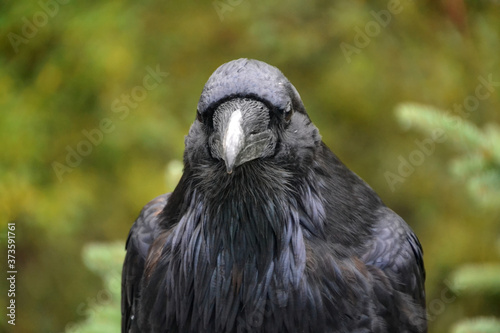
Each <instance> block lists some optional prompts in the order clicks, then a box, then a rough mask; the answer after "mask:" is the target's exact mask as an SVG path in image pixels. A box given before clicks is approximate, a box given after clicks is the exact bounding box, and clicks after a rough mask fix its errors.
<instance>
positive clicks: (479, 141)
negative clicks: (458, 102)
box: [396, 83, 500, 208]
mask: <svg viewBox="0 0 500 333" xmlns="http://www.w3.org/2000/svg"><path fill="white" fill-rule="evenodd" d="M499 86H500V83H499ZM396 114H397V116H398V118H399V120H400V122H401V123H402V124H403V126H405V127H406V128H410V127H415V128H418V129H419V130H421V131H423V132H424V133H426V134H427V135H428V136H432V135H433V133H434V132H435V131H437V130H438V131H441V132H443V134H444V135H443V141H449V142H450V143H453V144H454V146H455V147H456V148H457V149H458V150H459V151H460V152H461V153H462V155H461V156H460V157H458V158H455V159H454V160H453V162H452V164H451V173H452V175H453V176H454V177H455V178H456V179H458V180H464V181H465V182H466V187H467V189H468V190H469V194H470V198H471V199H472V200H475V201H476V202H478V203H479V204H481V205H483V206H485V207H491V208H495V207H500V127H499V126H498V125H497V124H492V123H488V124H486V125H485V129H484V130H480V129H479V128H478V127H477V126H475V125H474V124H472V123H471V122H469V121H467V120H465V119H463V118H460V117H459V116H457V115H451V114H450V113H449V112H448V113H446V112H443V111H439V110H437V109H435V108H432V107H430V106H425V105H417V104H402V105H400V106H399V107H398V108H397V110H396Z"/></svg>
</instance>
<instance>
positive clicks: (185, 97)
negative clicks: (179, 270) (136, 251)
mask: <svg viewBox="0 0 500 333" xmlns="http://www.w3.org/2000/svg"><path fill="white" fill-rule="evenodd" d="M221 3H222V4H225V5H226V6H222V7H220V6H218V7H217V6H214V2H206V3H200V2H194V1H184V2H166V1H150V0H147V1H143V2H137V1H118V0H111V1H106V2H96V1H89V2H70V1H62V0H59V2H58V1H56V0H42V1H40V2H38V1H25V0H24V1H23V0H22V1H13V2H5V3H3V4H2V11H1V12H0V37H1V38H0V108H1V110H2V111H1V112H2V115H1V117H0V142H1V144H2V149H1V150H0V217H1V218H0V235H1V236H0V242H2V243H1V246H2V248H4V244H5V235H6V225H7V222H9V221H13V222H16V245H17V247H16V263H17V266H18V275H17V288H18V289H17V292H16V302H17V306H18V308H17V322H16V327H11V326H8V325H7V324H6V323H5V321H1V322H0V331H18V332H63V331H64V330H69V329H71V328H72V327H73V326H74V325H79V324H75V323H81V322H82V321H86V320H87V318H89V314H88V313H87V311H85V310H89V311H90V309H94V308H93V304H92V302H91V301H92V300H93V299H94V298H95V297H96V296H97V295H98V293H99V291H101V290H103V282H102V281H101V280H100V279H99V278H98V276H96V275H95V274H94V273H92V271H91V270H89V269H87V268H86V266H85V262H86V261H84V260H82V259H81V256H80V253H81V251H82V248H84V246H85V244H88V243H94V242H108V241H112V242H113V241H117V242H118V243H121V244H122V245H123V244H124V243H125V239H126V237H127V234H128V230H129V229H130V226H131V224H132V222H133V221H134V219H135V217H136V216H137V214H138V213H139V211H140V209H141V207H142V206H143V205H144V204H145V203H147V202H148V201H149V200H150V199H152V198H154V197H155V196H157V195H159V194H161V193H164V192H167V191H171V190H172V189H173V187H174V185H175V179H173V178H169V176H168V174H169V172H170V171H169V170H171V169H173V170H178V169H179V162H178V161H180V160H181V159H182V153H183V144H184V135H186V133H187V132H188V129H189V126H190V124H191V122H192V121H193V120H194V117H195V110H196V104H197V101H198V98H199V94H200V92H201V90H202V88H203V85H204V83H205V82H206V80H207V79H208V77H209V76H210V74H211V73H212V72H213V71H214V70H215V68H217V67H218V66H219V65H221V64H222V63H224V62H227V61H229V60H231V59H235V58H239V57H249V58H256V59H259V60H263V61H266V62H268V63H270V64H272V65H275V66H277V67H278V68H280V69H281V70H282V71H283V72H284V74H285V75H286V76H287V77H288V78H289V79H290V81H291V82H292V83H293V84H294V85H295V86H296V88H297V89H298V91H299V92H300V94H301V96H302V99H303V101H304V104H305V106H306V108H307V110H308V112H309V114H310V116H311V119H312V120H313V121H314V122H315V123H316V124H317V125H318V127H319V129H320V132H321V134H322V136H323V140H324V141H325V142H326V143H327V145H329V146H330V148H332V150H333V151H334V152H336V153H337V155H339V157H340V158H341V159H342V160H343V161H344V162H345V163H346V164H347V165H348V166H349V167H350V168H351V169H352V170H354V171H355V172H356V173H358V174H359V175H360V176H361V177H363V178H364V179H365V180H366V181H367V182H368V183H369V184H370V185H371V186H372V187H373V188H374V189H375V190H376V191H377V192H378V193H379V194H380V196H381V197H382V198H383V199H384V201H385V202H386V203H387V204H388V206H390V207H391V208H393V209H394V210H395V211H396V212H397V213H399V214H400V215H401V216H403V217H404V218H405V220H406V221H408V223H409V224H410V225H411V226H412V228H413V229H414V230H415V232H416V233H417V235H418V236H419V238H420V240H421V243H422V245H423V248H424V251H425V258H424V259H425V265H426V269H427V281H426V288H427V298H428V304H429V312H430V315H431V316H432V320H431V321H430V322H429V327H430V329H429V331H430V332H431V333H432V332H445V331H449V329H450V328H451V326H452V324H453V323H455V322H457V321H458V320H459V319H460V318H463V317H465V316H467V317H469V316H477V315H486V316H496V317H498V316H499V315H500V306H499V303H498V299H496V298H489V297H477V298H474V299H471V300H468V301H463V300H462V298H461V297H457V298H456V300H455V301H453V302H450V303H446V302H443V300H442V297H443V290H446V289H445V288H447V287H446V280H447V278H448V277H449V276H450V274H451V273H452V272H453V270H454V269H455V268H457V267H460V266H461V265H462V264H464V263H470V262H475V263H479V264H481V263H488V262H492V261H494V260H497V256H496V253H495V251H492V247H493V245H492V244H494V243H495V241H496V239H497V238H498V235H499V232H500V224H499V223H498V221H499V217H500V209H499V207H498V206H497V207H492V206H491V205H489V206H488V207H489V208H488V209H486V208H485V207H484V206H483V205H481V204H480V203H478V202H476V201H475V200H471V197H470V196H468V195H464V194H466V193H470V192H469V191H470V187H471V185H470V184H469V179H471V178H470V177H469V176H470V175H472V174H473V173H471V172H473V171H474V170H477V169H476V168H477V167H481V168H482V167H484V165H483V164H480V165H475V163H478V162H477V161H476V160H475V158H476V155H474V153H472V155H470V157H471V158H470V159H469V160H467V161H469V162H470V164H463V165H459V166H458V167H456V168H457V170H455V171H454V172H457V173H461V174H463V178H461V177H449V169H448V161H449V160H450V159H451V158H453V157H454V156H455V152H454V151H453V150H450V149H448V148H447V147H444V145H442V144H441V143H435V146H434V150H433V153H432V154H429V155H425V160H424V161H423V163H421V164H420V165H418V166H417V165H415V166H413V171H412V172H411V174H409V175H408V176H406V177H402V176H399V177H401V179H400V181H399V182H397V184H395V185H394V186H393V187H391V186H390V184H389V183H388V181H387V178H386V177H384V175H385V174H386V173H387V172H391V173H393V174H396V175H397V174H398V168H400V164H401V163H402V162H401V161H402V160H405V161H408V160H410V157H411V154H412V153H413V152H414V151H418V150H419V149H420V146H418V145H417V143H416V142H419V143H422V142H423V140H425V139H426V138H427V137H422V136H420V135H419V136H416V135H415V133H413V132H406V131H405V130H404V129H402V128H401V127H400V126H398V123H397V120H396V118H395V117H393V114H392V110H393V109H394V108H395V106H396V105H399V104H400V103H401V102H404V101H411V102H413V103H418V104H425V105H435V106H436V108H439V109H443V110H448V111H449V112H450V114H453V115H458V116H459V117H461V118H464V120H465V118H467V119H466V120H467V121H469V122H470V123H471V124H474V125H473V127H472V128H476V127H477V128H481V129H482V130H481V131H480V133H481V135H480V136H478V137H477V138H478V140H479V139H480V138H481V137H483V136H485V137H486V136H487V137H491V138H495V137H494V136H492V135H493V134H488V133H490V132H489V131H490V130H487V129H486V128H487V127H488V126H487V124H495V123H496V124H499V123H500V112H498V110H499V109H500V98H499V93H498V91H499V90H500V86H499V85H498V82H499V81H500V58H499V57H498V54H500V7H499V3H498V1H496V0H484V1H472V0H470V1H460V0H458V1H449V0H442V1H430V0H426V1H400V2H398V1H386V0H384V1H382V0H373V1H366V0H340V1H335V2H330V1H323V0H317V1H313V2H303V1H297V0H293V1H289V2H286V3H279V2H270V3H264V2H259V3H257V2H253V1H224V0H223V1H219V2H217V5H220V4H221ZM392 4H396V5H397V6H396V7H394V6H393V5H392ZM221 8H224V10H223V9H221ZM341 45H344V46H346V45H349V47H348V48H347V49H346V48H345V47H344V49H342V48H341ZM346 50H347V51H346ZM349 51H350V52H349ZM155 71H157V74H155V75H154V74H151V73H152V72H153V73H154V72H155ZM158 72H159V73H160V74H161V75H160V74H158ZM167 74H168V75H167ZM480 78H482V79H485V80H488V78H491V81H492V83H491V85H490V88H491V89H490V90H487V91H485V90H484V89H483V90H481V91H480V93H481V96H483V97H484V96H485V94H486V93H487V92H489V95H488V97H487V98H481V99H480V100H478V101H479V102H478V103H477V105H473V104H470V103H471V101H472V102H474V100H471V98H469V97H470V96H475V95H476V88H477V86H478V85H479V84H480V83H481V82H482V81H481V79H480ZM467 103H469V104H467ZM456 105H458V106H459V107H456ZM460 105H462V110H463V109H465V107H469V108H471V105H472V106H473V109H474V110H473V111H471V112H468V113H467V117H465V116H462V114H463V112H462V111H460ZM464 105H465V106H464ZM491 128H494V127H491ZM496 131H497V130H494V129H493V130H491V133H495V132H496ZM471 133H472V132H471ZM449 135H450V136H451V134H449ZM462 135H463V134H462ZM472 135H474V134H473V133H472ZM485 137H484V138H485ZM458 139H459V140H460V137H458ZM481 140H482V139H480V140H479V141H481ZM494 140H498V139H494ZM464 141H467V140H464ZM467 142H468V141H467ZM481 142H482V141H481ZM474 144H479V142H476V143H474ZM460 146H461V145H460ZM485 147H486V146H485ZM477 153H480V152H477ZM491 153H492V154H493V155H492V156H491V157H489V156H486V155H485V156H484V157H485V158H488V161H494V158H496V157H494V156H498V155H497V152H493V151H491ZM465 155H467V156H469V153H464V154H463V156H465ZM171 161H174V162H171ZM176 161H177V162H176ZM481 163H482V162H481ZM488 167H489V166H488ZM165 174H167V176H165ZM466 177H469V178H466ZM483 183H484V182H483ZM481 184H482V183H481ZM481 186H482V185H481ZM472 187H474V186H472ZM0 258H1V259H0V263H1V264H2V267H5V266H4V263H5V260H6V256H4V255H1V256H0ZM0 281H1V282H0V287H1V289H2V290H5V287H6V280H5V279H3V280H0ZM104 284H106V282H104ZM104 290H106V288H105V287H104ZM446 295H447V296H448V294H446ZM448 298H449V296H448ZM5 301H6V298H5V297H4V298H1V300H0V306H3V305H4V304H5V303H4V302H5ZM440 302H441V303H440ZM82 304H83V305H82ZM441 304H444V306H441ZM109 306H112V304H107V307H109ZM82 307H83V308H82ZM100 313H102V314H104V313H105V311H102V312H99V313H97V314H96V315H95V316H93V318H98V316H100V315H101V314H100Z"/></svg>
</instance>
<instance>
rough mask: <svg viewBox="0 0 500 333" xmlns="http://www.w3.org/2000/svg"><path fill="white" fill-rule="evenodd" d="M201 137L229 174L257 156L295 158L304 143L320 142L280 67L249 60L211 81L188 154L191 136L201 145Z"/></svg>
mask: <svg viewBox="0 0 500 333" xmlns="http://www.w3.org/2000/svg"><path fill="white" fill-rule="evenodd" d="M193 132H195V133H193ZM201 135H203V136H205V138H204V140H201V141H205V142H204V147H206V148H207V150H208V151H207V152H208V154H209V155H210V157H211V158H212V159H215V160H219V161H224V163H225V166H226V170H227V173H232V172H233V170H234V169H235V168H237V167H238V166H240V165H242V164H244V163H246V162H249V161H252V160H256V159H269V158H272V157H275V158H278V159H279V156H280V155H281V156H282V157H283V156H284V155H286V157H287V159H293V158H294V156H292V155H294V154H293V153H294V152H297V151H298V150H299V149H300V148H301V147H307V146H308V147H309V148H311V147H312V146H314V145H316V144H318V142H320V141H321V139H320V137H319V134H318V131H317V129H316V127H314V125H312V123H311V122H310V120H309V118H308V116H307V114H306V111H305V108H304V106H303V104H302V101H301V99H300V96H299V93H298V92H297V90H296V89H295V87H294V86H293V85H292V84H291V83H290V81H288V79H287V78H286V77H285V76H284V75H283V74H282V73H281V72H280V70H279V69H277V68H276V67H273V66H270V65H268V64H266V63H264V62H261V61H257V60H249V59H238V60H234V61H231V62H228V63H226V64H224V65H222V66H220V67H219V68H218V69H217V70H216V71H215V72H214V73H213V74H212V76H210V78H209V79H208V82H207V83H206V85H205V87H204V88H203V92H202V94H201V97H200V101H199V103H198V109H197V120H196V121H195V124H193V127H192V128H191V132H190V135H189V136H188V138H187V140H186V152H187V153H188V154H189V152H188V148H190V147H189V146H190V145H191V146H192V145H195V142H194V140H190V139H191V138H190V136H192V137H194V138H196V139H197V141H198V142H197V143H196V145H198V146H199V144H200V139H201V138H200V136H201Z"/></svg>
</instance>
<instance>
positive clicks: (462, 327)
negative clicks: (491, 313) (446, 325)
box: [451, 317, 500, 333]
mask: <svg viewBox="0 0 500 333" xmlns="http://www.w3.org/2000/svg"><path fill="white" fill-rule="evenodd" d="M451 332H452V333H498V332H500V320H498V319H495V318H488V317H480V318H474V319H468V320H464V321H463V322H461V323H459V324H457V325H455V326H454V327H453V329H452V330H451Z"/></svg>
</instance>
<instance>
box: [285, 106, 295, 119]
mask: <svg viewBox="0 0 500 333" xmlns="http://www.w3.org/2000/svg"><path fill="white" fill-rule="evenodd" d="M292 114H293V109H292V106H291V105H289V106H288V107H287V108H286V110H285V111H284V112H283V116H284V117H285V120H286V121H290V118H292Z"/></svg>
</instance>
